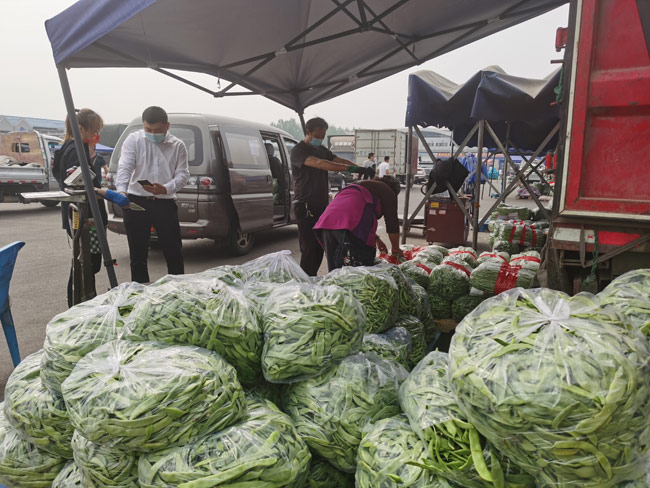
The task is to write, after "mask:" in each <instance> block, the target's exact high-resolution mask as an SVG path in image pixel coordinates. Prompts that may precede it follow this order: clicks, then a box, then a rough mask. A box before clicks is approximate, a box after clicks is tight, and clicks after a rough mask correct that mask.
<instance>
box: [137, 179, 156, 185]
mask: <svg viewBox="0 0 650 488" xmlns="http://www.w3.org/2000/svg"><path fill="white" fill-rule="evenodd" d="M138 183H140V184H141V185H142V186H145V185H148V186H153V183H151V181H149V180H138Z"/></svg>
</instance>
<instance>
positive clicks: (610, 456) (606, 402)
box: [449, 289, 650, 488]
mask: <svg viewBox="0 0 650 488" xmlns="http://www.w3.org/2000/svg"><path fill="white" fill-rule="evenodd" d="M449 356H450V379H451V384H452V388H453V391H454V393H455V394H456V397H457V399H458V402H459V404H460V406H461V409H462V411H463V413H465V414H466V415H467V417H468V419H469V421H470V422H471V423H472V424H473V425H474V426H476V428H477V429H478V430H479V431H480V432H481V434H483V435H484V436H485V437H487V439H488V440H489V441H490V442H491V443H492V444H493V445H494V446H496V448H497V449H498V450H499V451H501V452H503V453H504V454H505V455H506V456H508V457H509V458H511V459H512V460H513V461H514V462H515V463H516V464H517V465H519V466H521V468H523V469H524V470H526V471H527V472H529V473H531V474H533V475H535V476H536V478H537V482H538V483H539V484H540V486H563V487H573V486H576V487H578V486H579V487H581V488H590V487H601V488H602V487H618V486H620V485H621V484H622V483H623V482H624V481H634V480H637V479H641V478H643V476H644V475H645V468H646V460H647V452H648V449H649V448H650V424H648V412H649V411H650V378H649V376H648V374H647V371H648V369H649V368H650V365H649V358H650V351H649V350H648V343H647V340H645V338H644V337H643V336H641V334H640V333H639V332H638V330H635V329H634V328H632V327H628V326H627V325H626V324H625V323H623V322H621V320H620V316H619V315H618V313H617V312H615V311H612V310H609V309H602V308H600V306H599V303H598V300H597V299H596V298H595V297H593V296H591V295H587V294H580V295H577V296H575V297H569V296H567V295H565V294H563V293H561V292H557V291H553V290H547V289H536V290H522V289H515V290H512V291H509V292H505V293H503V294H501V295H499V296H497V297H494V298H491V299H489V300H486V301H485V302H484V303H483V304H482V305H480V306H479V307H478V308H477V309H476V310H474V312H472V313H471V314H470V315H468V316H467V317H466V318H465V320H464V321H463V323H462V324H461V325H460V326H459V327H458V328H457V329H456V334H455V335H454V338H453V339H452V343H451V348H450V354H449Z"/></svg>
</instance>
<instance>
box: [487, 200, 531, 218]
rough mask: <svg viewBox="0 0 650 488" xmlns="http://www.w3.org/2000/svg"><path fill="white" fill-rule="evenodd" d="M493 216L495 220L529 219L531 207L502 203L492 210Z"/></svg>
mask: <svg viewBox="0 0 650 488" xmlns="http://www.w3.org/2000/svg"><path fill="white" fill-rule="evenodd" d="M491 217H492V219H493V220H496V219H498V220H528V219H529V218H530V209H529V208H527V207H515V206H513V205H507V204H505V203H502V204H500V205H499V206H498V207H497V208H496V210H495V211H494V212H492V215H491Z"/></svg>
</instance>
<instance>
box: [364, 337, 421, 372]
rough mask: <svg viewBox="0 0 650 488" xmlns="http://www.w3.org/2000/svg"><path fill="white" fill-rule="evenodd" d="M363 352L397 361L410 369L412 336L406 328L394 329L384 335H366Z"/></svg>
mask: <svg viewBox="0 0 650 488" xmlns="http://www.w3.org/2000/svg"><path fill="white" fill-rule="evenodd" d="M361 352H372V353H374V354H376V355H377V357H380V358H382V359H387V360H391V361H397V362H398V363H400V364H401V365H402V366H404V367H405V368H408V367H409V355H410V353H411V334H410V332H409V331H408V330H406V329H405V328H404V327H394V328H392V329H389V330H387V331H386V332H384V333H383V334H366V335H364V336H363V343H362V344H361Z"/></svg>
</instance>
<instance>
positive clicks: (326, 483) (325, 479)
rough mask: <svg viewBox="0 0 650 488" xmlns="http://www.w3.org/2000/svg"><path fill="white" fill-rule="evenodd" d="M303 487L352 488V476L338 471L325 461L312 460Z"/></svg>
mask: <svg viewBox="0 0 650 488" xmlns="http://www.w3.org/2000/svg"><path fill="white" fill-rule="evenodd" d="M304 488H354V476H352V475H351V474H350V473H344V472H343V471H339V470H338V469H336V468H335V467H334V466H332V465H331V464H330V463H328V462H327V461H323V460H321V459H318V460H313V461H312V463H311V468H310V470H309V477H308V478H307V482H306V483H305V486H304Z"/></svg>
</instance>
